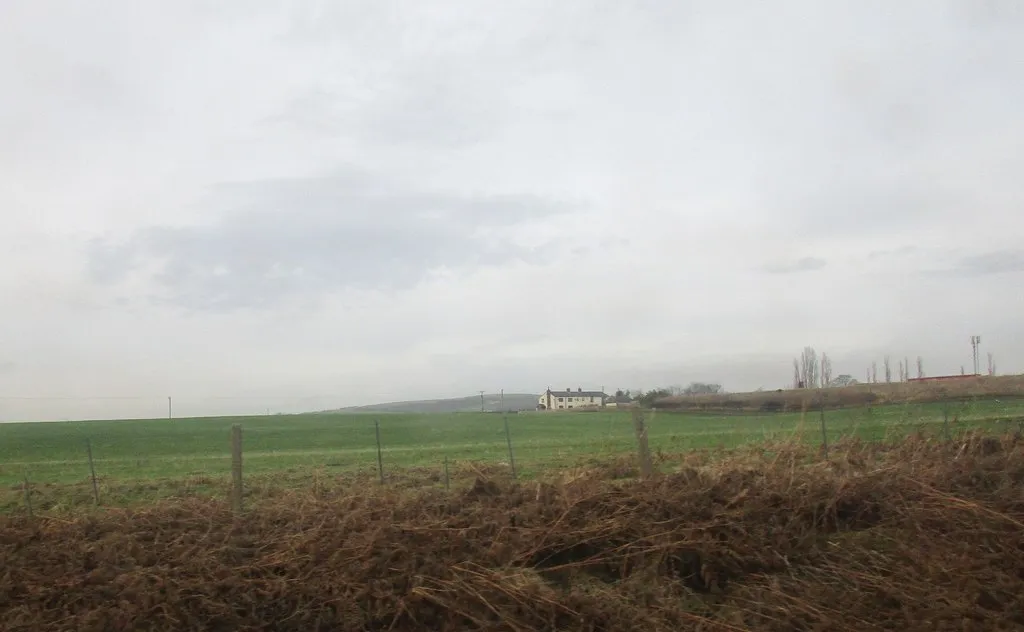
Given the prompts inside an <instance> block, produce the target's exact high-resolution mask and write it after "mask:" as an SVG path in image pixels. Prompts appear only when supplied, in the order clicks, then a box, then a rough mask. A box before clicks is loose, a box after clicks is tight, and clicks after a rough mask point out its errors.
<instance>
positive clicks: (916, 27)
mask: <svg viewBox="0 0 1024 632" xmlns="http://www.w3.org/2000/svg"><path fill="white" fill-rule="evenodd" d="M1022 112H1024V5H1021V3H1020V2H1018V1H1016V0H961V1H959V2H948V1H940V0H919V1H912V0H904V1H903V2H890V1H884V2H883V1H881V0H877V1H865V0H849V1H845V2H840V1H834V2H822V1H820V0H806V1H798V0H790V1H782V0H780V1H778V2H772V3H752V2H747V1H740V0H709V1H706V2H701V1H696V0H694V1H682V0H661V1H659V0H636V1H634V2H618V1H612V0H589V1H582V0H562V1H560V2H549V1H546V0H517V1H516V2H499V1H497V0H495V1H483V0H431V1H430V2H397V1H382V0H365V1H355V0H353V1H350V2H344V3H342V2H328V1H326V0H324V1H315V0H310V1H308V2H300V1H297V0H296V1H294V2H290V1H287V0H276V1H272V0H222V1H218V2H213V1H206V2H202V1H199V0H192V1H186V0H182V1H179V2H159V3H158V2H137V1H132V0H124V1H115V0H94V1H93V2H89V3H82V2H71V1H66V2H62V1H57V0H5V1H4V2H2V3H0V209H2V213H3V217H2V219H3V223H2V226H3V229H2V230H0V248H2V252H3V254H4V263H5V265H3V266H2V267H0V296H2V297H3V298H2V312H0V323H2V327H0V418H2V419H12V418H25V419H47V418H68V417H70V418H75V417H94V416H108V417H123V416H150V415H159V414H162V412H163V411H164V410H165V409H166V397H167V396H168V395H173V396H174V401H175V406H176V408H178V409H179V411H180V412H181V414H199V413H217V412H239V413H247V412H256V411H261V410H264V409H265V408H273V409H274V410H301V409H305V408H327V407H332V406H339V405H349V404H361V403H373V402H378V401H388V400H394V399H413V398H423V397H446V396H461V395H466V394H472V393H475V392H477V391H479V390H488V391H497V390H498V389H500V388H504V389H505V390H506V391H525V392H539V391H541V390H543V389H544V388H545V387H546V386H548V385H549V384H550V385H552V386H555V387H558V388H563V387H565V386H569V385H571V386H573V387H575V386H577V385H579V386H583V387H594V388H597V387H600V386H606V387H608V388H609V389H611V388H614V387H617V386H618V387H634V388H635V387H652V386H657V385H665V384H683V383H686V382H688V381H690V380H715V381H721V382H722V383H723V384H724V385H725V386H726V388H728V389H730V390H743V389H753V388H757V387H766V388H775V387H778V386H783V385H785V384H786V383H787V382H788V381H789V380H790V377H791V368H790V363H791V359H792V357H793V355H795V354H796V353H797V352H798V351H799V349H800V348H801V347H803V346H804V345H813V346H814V347H816V348H817V349H819V350H826V351H829V352H830V353H831V355H832V356H833V362H834V365H835V372H836V373H850V374H853V375H854V377H862V376H863V375H864V372H865V369H866V368H867V366H868V365H869V364H870V362H871V361H872V359H878V360H880V359H881V357H882V355H883V354H885V353H891V354H892V355H893V357H903V356H909V357H911V358H912V359H913V358H914V357H916V356H917V355H921V356H923V357H924V360H925V367H926V371H928V372H929V373H931V374H940V373H959V371H960V366H961V365H966V366H967V367H968V370H969V367H970V364H971V349H970V344H969V336H970V335H972V334H981V335H982V337H983V345H982V347H983V348H982V353H983V354H984V353H985V352H987V351H992V352H993V353H994V354H995V356H996V363H997V365H998V368H999V371H1000V372H1016V371H1024V338H1022V337H1021V336H1020V335H1019V333H1020V331H1021V329H1020V325H1019V323H1020V319H1021V317H1022V314H1024V309H1022V308H1024V296H1022V293H1021V292H1020V290H1019V288H1020V287H1021V281H1022V280H1024V246H1022V245H1021V239H1022V237H1024V215H1022V210H1024V152H1022V150H1021V148H1022V147H1024V116H1021V113H1022ZM87 398H91V399H87ZM114 398H122V399H114Z"/></svg>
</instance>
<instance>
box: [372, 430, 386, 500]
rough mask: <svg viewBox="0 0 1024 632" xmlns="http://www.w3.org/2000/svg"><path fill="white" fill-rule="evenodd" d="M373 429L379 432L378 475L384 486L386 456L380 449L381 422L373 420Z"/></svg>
mask: <svg viewBox="0 0 1024 632" xmlns="http://www.w3.org/2000/svg"><path fill="white" fill-rule="evenodd" d="M373 428H374V430H375V431H376V432H377V473H378V474H379V475H380V484H381V485H383V484H384V454H383V453H382V452H381V447H380V422H379V421H377V420H376V419H374V420H373Z"/></svg>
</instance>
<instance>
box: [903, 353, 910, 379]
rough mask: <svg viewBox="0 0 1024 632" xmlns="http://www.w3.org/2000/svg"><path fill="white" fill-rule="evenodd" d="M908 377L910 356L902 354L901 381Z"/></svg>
mask: <svg viewBox="0 0 1024 632" xmlns="http://www.w3.org/2000/svg"><path fill="white" fill-rule="evenodd" d="M909 379H910V358H908V357H907V356H903V381H904V382H906V381H907V380H909Z"/></svg>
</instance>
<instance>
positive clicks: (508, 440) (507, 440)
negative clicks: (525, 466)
mask: <svg viewBox="0 0 1024 632" xmlns="http://www.w3.org/2000/svg"><path fill="white" fill-rule="evenodd" d="M505 443H506V444H508V463H509V465H511V466H512V478H513V479H515V478H517V476H516V457H515V455H513V454H512V435H511V433H509V431H508V415H505Z"/></svg>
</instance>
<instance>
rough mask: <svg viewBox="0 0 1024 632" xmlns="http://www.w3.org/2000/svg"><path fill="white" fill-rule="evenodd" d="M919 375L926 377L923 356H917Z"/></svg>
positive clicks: (919, 376)
mask: <svg viewBox="0 0 1024 632" xmlns="http://www.w3.org/2000/svg"><path fill="white" fill-rule="evenodd" d="M917 377H918V378H922V377H924V359H923V358H921V356H917Z"/></svg>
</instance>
